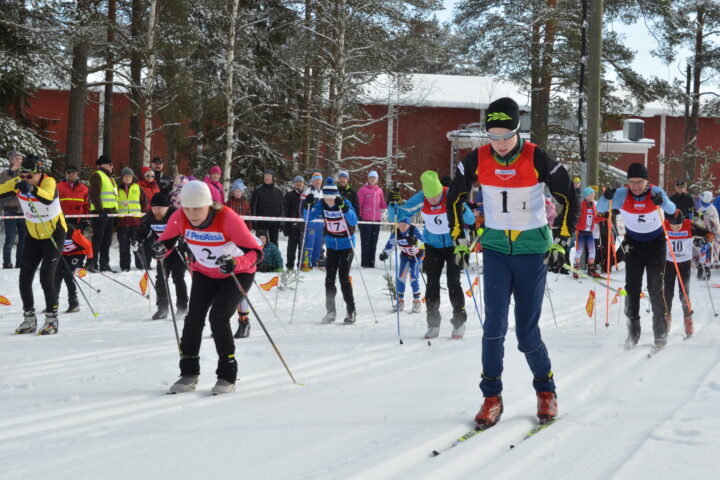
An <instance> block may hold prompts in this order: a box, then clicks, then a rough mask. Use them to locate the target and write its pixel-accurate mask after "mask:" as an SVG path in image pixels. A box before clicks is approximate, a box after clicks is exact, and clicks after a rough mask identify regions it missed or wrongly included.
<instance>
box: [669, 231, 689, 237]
mask: <svg viewBox="0 0 720 480" xmlns="http://www.w3.org/2000/svg"><path fill="white" fill-rule="evenodd" d="M667 234H668V237H676V238H682V237H687V233H685V232H683V231H682V230H680V231H679V232H676V231H674V230H668V232H667Z"/></svg>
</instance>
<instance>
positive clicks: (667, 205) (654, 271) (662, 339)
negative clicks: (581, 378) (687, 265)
mask: <svg viewBox="0 0 720 480" xmlns="http://www.w3.org/2000/svg"><path fill="white" fill-rule="evenodd" d="M627 180H628V185H627V187H621V188H618V189H617V190H616V189H614V188H607V189H605V193H603V196H602V198H600V200H599V201H598V204H597V209H598V212H599V213H605V212H607V211H608V209H609V204H608V201H609V200H612V202H613V209H618V210H620V215H621V216H622V219H623V223H625V239H624V240H623V242H622V247H623V250H624V252H625V253H624V255H623V257H624V258H625V291H626V292H627V297H626V303H625V315H626V316H627V319H628V337H627V340H626V341H625V347H626V348H633V347H635V345H637V343H638V340H639V339H640V293H641V292H642V279H643V274H644V273H645V271H646V270H647V286H648V295H649V297H650V305H651V307H652V313H653V333H654V336H655V346H656V347H657V348H661V347H664V346H665V344H666V343H667V323H666V321H665V299H664V298H665V293H664V286H663V276H664V271H665V256H666V242H667V241H666V239H665V232H664V231H663V225H662V222H663V219H662V218H661V216H660V212H659V211H658V206H659V207H661V208H662V210H663V211H665V213H667V214H669V215H674V214H675V204H674V203H673V202H671V201H670V199H669V198H668V196H667V194H665V191H664V190H663V189H662V188H660V187H656V186H654V185H652V184H651V183H649V182H648V171H647V168H645V165H643V164H642V163H632V164H630V166H629V167H628V170H627Z"/></svg>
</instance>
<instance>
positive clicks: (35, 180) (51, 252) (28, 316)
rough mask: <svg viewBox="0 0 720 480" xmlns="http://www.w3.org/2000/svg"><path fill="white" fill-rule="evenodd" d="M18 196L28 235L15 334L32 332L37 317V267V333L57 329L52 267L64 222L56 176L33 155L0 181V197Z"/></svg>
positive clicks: (60, 243) (53, 268)
mask: <svg viewBox="0 0 720 480" xmlns="http://www.w3.org/2000/svg"><path fill="white" fill-rule="evenodd" d="M9 195H17V198H18V200H20V207H21V208H22V211H23V214H24V215H25V226H26V227H27V230H28V234H29V236H28V237H27V238H26V239H25V249H24V250H23V256H22V264H21V265H20V297H21V298H22V302H23V317H24V320H23V322H22V323H21V324H20V326H19V327H18V328H17V329H16V330H15V333H35V330H36V329H37V317H36V315H35V303H34V299H33V287H32V283H33V278H35V271H36V270H37V268H38V266H39V265H40V263H41V262H42V266H41V267H40V286H42V289H43V293H44V294H45V308H46V313H45V325H43V327H42V328H41V329H40V332H38V333H39V335H52V334H55V333H57V332H58V319H57V310H58V292H57V289H56V288H55V270H56V269H57V265H58V262H59V261H62V260H61V257H60V249H61V248H62V246H63V245H64V244H65V235H66V232H67V224H66V223H65V216H64V215H63V213H62V210H61V208H60V199H59V198H58V192H57V188H56V186H55V179H54V178H52V177H51V176H49V175H47V174H45V173H43V172H42V171H41V168H40V162H39V160H38V158H37V157H36V156H35V155H28V156H27V157H25V159H24V160H23V162H22V164H21V165H20V173H19V175H18V176H17V177H13V178H11V179H10V180H8V181H7V182H5V183H3V184H0V197H2V196H9Z"/></svg>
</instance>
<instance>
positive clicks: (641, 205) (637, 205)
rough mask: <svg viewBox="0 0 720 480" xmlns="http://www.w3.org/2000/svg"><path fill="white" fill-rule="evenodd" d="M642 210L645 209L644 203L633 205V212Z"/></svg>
mask: <svg viewBox="0 0 720 480" xmlns="http://www.w3.org/2000/svg"><path fill="white" fill-rule="evenodd" d="M644 208H645V204H644V203H636V204H635V210H642V209H644Z"/></svg>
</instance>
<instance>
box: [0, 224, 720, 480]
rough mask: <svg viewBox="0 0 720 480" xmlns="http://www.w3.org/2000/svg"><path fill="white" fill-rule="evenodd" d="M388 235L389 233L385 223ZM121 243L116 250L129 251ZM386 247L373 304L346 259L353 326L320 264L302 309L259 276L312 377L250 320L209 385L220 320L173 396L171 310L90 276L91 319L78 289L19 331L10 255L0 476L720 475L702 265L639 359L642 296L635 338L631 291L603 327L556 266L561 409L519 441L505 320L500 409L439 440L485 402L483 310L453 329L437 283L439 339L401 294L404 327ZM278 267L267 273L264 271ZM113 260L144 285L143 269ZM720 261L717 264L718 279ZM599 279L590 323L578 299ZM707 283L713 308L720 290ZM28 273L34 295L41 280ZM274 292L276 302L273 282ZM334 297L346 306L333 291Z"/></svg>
mask: <svg viewBox="0 0 720 480" xmlns="http://www.w3.org/2000/svg"><path fill="white" fill-rule="evenodd" d="M386 238H387V233H385V234H384V235H383V236H381V242H384V240H385V239H386ZM382 244H383V243H381V245H382ZM281 249H282V251H283V252H284V249H285V247H284V245H281ZM111 258H112V263H113V264H114V265H116V264H117V251H113V252H112V256H111ZM378 266H379V268H376V269H374V270H368V269H364V270H363V271H362V276H363V277H364V279H365V281H366V282H367V286H368V289H369V291H370V296H371V297H372V300H373V305H374V309H375V313H376V315H377V320H378V322H377V323H376V322H375V320H374V318H373V315H372V313H371V310H370V307H369V304H368V297H367V296H366V294H365V291H364V289H363V286H362V282H361V275H360V272H359V271H358V270H357V269H356V268H354V269H353V271H352V272H351V275H352V276H353V281H354V286H355V287H354V288H355V298H356V299H357V303H358V312H359V320H358V323H357V324H356V325H353V326H344V325H321V324H320V323H319V320H320V318H321V317H322V315H323V313H324V286H323V280H324V274H323V273H322V272H310V273H306V274H303V282H302V284H301V288H300V290H299V293H298V295H297V305H296V309H295V315H294V319H293V322H292V324H291V323H290V310H291V306H292V300H293V291H284V292H279V294H278V302H277V305H278V315H279V317H280V318H281V319H282V320H283V323H284V324H285V327H286V329H287V331H286V330H285V329H284V328H283V327H282V326H281V325H280V323H279V322H278V320H277V319H276V318H275V317H274V316H273V313H272V311H271V310H270V308H269V307H268V305H267V303H265V302H264V301H263V299H262V298H261V292H260V291H259V290H258V289H257V288H254V289H253V290H252V292H251V300H252V302H253V304H254V306H255V308H256V309H257V310H258V312H259V314H260V315H261V316H262V319H263V321H264V322H265V324H266V326H267V327H268V329H269V330H270V333H271V335H272V336H273V338H274V340H275V342H276V343H277V345H278V348H279V349H280V351H281V352H282V353H283V355H284V357H285V359H286V360H287V362H288V364H289V366H290V368H291V370H292V372H293V374H294V375H295V377H296V378H297V380H298V382H301V383H303V384H304V386H296V385H294V384H292V382H291V381H290V379H289V377H288V375H287V373H286V372H285V370H284V369H283V367H282V365H281V363H280V362H279V360H278V359H277V357H276V356H275V353H274V352H273V350H272V348H271V346H270V344H269V343H268V341H267V340H266V338H265V336H264V334H263V332H262V330H261V328H260V326H259V325H258V324H257V323H255V322H253V327H252V333H251V336H250V338H248V339H243V340H237V341H236V345H237V352H236V355H237V359H238V363H239V367H240V370H239V379H238V384H237V387H238V390H237V392H236V393H234V394H231V395H226V396H221V397H211V396H210V395H209V389H210V388H211V387H212V385H213V384H214V381H215V375H214V370H215V363H216V355H215V350H214V346H213V343H212V340H211V339H210V337H209V330H208V329H206V334H205V338H204V341H203V346H202V352H201V355H202V360H201V364H202V369H203V375H202V376H201V381H200V386H199V388H198V390H197V391H196V392H193V393H189V394H184V395H177V396H167V395H165V391H166V390H167V388H168V387H169V385H170V384H172V383H173V382H174V380H175V379H176V377H177V374H178V367H177V363H178V353H177V346H176V344H175V338H174V333H173V326H172V322H171V320H169V319H168V320H165V321H151V320H150V316H151V314H152V313H153V311H154V305H153V306H152V308H151V307H150V306H149V302H148V301H147V300H144V299H142V298H140V297H139V296H138V295H135V294H133V293H132V292H130V291H128V290H125V289H123V288H122V287H119V286H118V285H116V284H114V283H112V282H111V281H109V280H107V279H105V278H102V277H99V276H97V275H93V276H91V277H90V279H91V282H92V284H93V285H94V286H96V287H97V288H100V289H101V293H100V294H99V295H98V294H96V293H92V294H91V295H90V301H91V303H92V304H93V306H94V307H95V309H96V310H97V311H98V312H99V313H100V314H99V316H98V317H97V318H93V316H92V315H91V314H90V313H89V310H88V308H87V307H86V306H85V305H84V304H81V305H82V310H81V312H80V313H76V314H69V315H61V317H60V319H61V320H60V333H59V334H58V335H56V336H51V337H37V336H24V335H23V336H19V335H18V336H16V335H14V333H13V332H14V329H15V327H16V326H17V325H18V324H19V323H20V321H21V318H20V317H21V313H20V312H21V308H20V298H19V295H18V284H17V273H18V270H0V295H4V296H6V297H8V298H9V299H10V300H11V301H12V303H13V304H12V306H0V342H1V346H0V399H1V401H2V404H1V405H2V407H1V408H0V412H1V415H0V465H1V466H0V472H1V473H0V477H2V478H3V479H35V478H37V479H85V478H103V479H123V480H127V479H141V478H142V479H145V478H148V479H155V478H177V479H199V478H214V477H218V476H222V478H244V479H373V480H377V479H386V478H387V479H398V478H403V479H455V478H457V479H460V478H481V477H482V478H503V479H518V478H537V479H545V478H553V479H555V480H560V479H579V478H583V479H605V478H613V479H666V478H683V479H708V478H718V476H717V470H716V467H715V463H716V461H717V458H716V457H714V455H717V453H718V452H720V413H719V412H718V405H720V341H719V340H718V338H720V319H718V318H713V313H712V308H711V305H710V301H709V300H710V299H709V296H708V290H707V289H706V287H705V285H704V284H700V283H699V282H697V281H695V280H693V283H692V285H691V287H690V291H691V298H692V299H693V305H694V307H695V311H696V313H695V324H696V335H695V336H694V337H693V338H691V339H689V340H687V341H684V340H683V335H682V320H681V318H682V315H681V312H680V307H679V303H678V301H677V297H676V301H675V305H674V309H673V316H674V318H675V322H674V323H673V325H672V330H671V334H670V336H669V341H668V347H667V348H666V349H665V350H664V351H661V352H659V353H658V354H657V355H655V356H653V357H652V358H647V354H648V353H649V352H650V351H651V347H650V344H651V343H652V333H651V321H650V315H649V314H648V313H646V312H645V308H648V307H647V303H646V302H645V301H643V320H642V326H643V334H642V337H641V340H640V346H639V347H638V348H637V349H635V350H632V351H625V350H624V349H623V347H622V344H623V341H624V339H625V336H626V328H625V322H624V318H623V316H622V315H620V316H619V315H618V309H619V308H620V305H613V306H611V308H610V315H609V318H610V326H609V327H608V328H605V327H604V325H603V324H604V319H605V292H604V290H603V289H602V288H601V287H599V286H597V285H596V284H594V283H593V282H591V281H588V280H584V281H582V282H581V283H580V282H578V281H575V280H572V279H570V278H567V277H564V276H556V275H551V276H549V277H548V285H549V287H550V289H551V291H552V293H551V295H552V300H553V304H554V307H555V312H556V314H557V327H556V326H555V321H554V319H553V315H552V312H551V309H550V306H549V303H548V301H547V299H546V301H545V305H544V308H543V317H542V328H543V337H544V339H545V342H546V344H547V346H548V350H549V352H550V355H551V358H552V361H553V370H554V372H555V378H556V381H557V385H558V399H559V404H560V411H561V418H560V420H559V421H558V422H557V423H556V424H555V425H552V426H551V427H549V428H548V429H546V430H544V431H542V432H541V433H539V434H538V435H536V436H534V437H532V438H531V439H529V440H527V441H522V439H523V437H524V434H525V432H526V431H527V430H528V429H530V428H531V426H532V425H533V424H534V413H535V396H534V393H533V390H532V385H531V381H532V377H531V374H530V372H529V370H528V368H527V365H526V364H525V360H524V357H523V356H522V355H521V354H520V353H519V352H518V351H517V350H516V348H515V347H516V341H515V339H514V334H513V333H512V331H511V332H510V333H509V336H508V340H507V343H506V347H507V348H506V369H505V373H504V376H503V380H504V384H505V391H504V394H503V396H504V400H505V413H504V414H503V419H502V421H501V422H500V423H499V424H498V425H497V426H496V427H494V428H493V429H491V430H489V431H487V432H484V433H482V434H480V435H478V436H476V437H474V438H473V439H471V440H469V441H468V442H467V443H464V444H461V445H459V446H457V447H455V448H453V449H451V450H449V451H446V452H444V453H442V454H441V455H440V456H438V457H435V458H433V457H431V456H430V453H431V452H432V450H437V449H442V448H444V447H446V446H448V445H449V444H451V443H452V441H453V439H454V438H456V437H457V436H459V435H461V434H463V433H465V432H466V431H467V430H468V429H470V428H471V427H472V418H473V416H474V415H475V413H476V411H477V410H478V408H479V406H480V404H481V402H482V397H481V394H480V391H479V389H478V386H477V384H478V382H479V380H480V371H481V364H480V350H481V337H482V332H481V329H480V324H479V322H478V320H477V318H476V315H475V312H474V308H473V306H472V301H471V300H470V299H468V302H467V309H468V312H469V319H468V329H467V335H466V338H465V339H463V340H461V341H453V340H449V334H450V329H451V326H450V323H449V317H450V307H449V302H448V301H447V299H446V297H444V299H443V307H442V313H443V316H444V319H443V326H442V330H441V337H440V338H438V339H436V340H434V341H432V342H431V345H428V342H427V341H425V340H422V339H421V336H422V335H423V333H424V332H425V330H426V324H425V314H424V312H423V313H422V314H412V313H410V312H402V314H401V318H400V321H401V336H402V339H403V341H404V344H403V345H400V342H399V341H398V336H397V325H396V316H395V314H393V313H392V312H391V311H390V308H391V305H390V301H389V299H388V297H387V296H385V292H386V287H385V285H386V283H385V281H384V279H383V274H384V270H383V269H382V264H381V263H379V264H378ZM271 277H272V275H271V274H258V276H257V280H258V282H260V283H261V282H265V281H267V280H269V279H270V278H271ZM116 278H117V279H119V280H121V281H123V282H127V283H128V284H131V285H132V286H133V287H135V288H137V284H138V281H139V279H140V273H139V272H137V271H133V272H130V273H124V274H118V275H117V276H116ZM622 278H624V272H623V271H622V270H621V271H620V272H617V273H614V274H613V279H614V280H620V279H622ZM718 278H720V274H718V273H715V274H714V276H713V282H717V280H718ZM36 282H37V280H36ZM613 285H614V286H621V285H622V282H621V281H614V282H613ZM463 286H464V288H467V280H466V279H465V278H463ZM593 287H597V296H598V301H597V303H598V309H599V310H598V319H597V321H598V323H597V332H596V331H595V322H594V320H592V319H590V318H588V317H587V315H586V314H585V301H586V299H587V295H588V291H589V290H590V289H591V288H593ZM711 290H712V292H711V294H712V295H713V300H714V303H715V307H716V308H720V295H718V292H720V290H719V289H711ZM35 291H36V292H37V294H38V295H41V293H40V292H41V290H40V286H39V283H38V285H37V288H36V290H35ZM86 292H87V289H86ZM445 294H446V292H443V295H445ZM265 295H267V298H268V301H269V302H270V303H271V304H272V303H274V302H275V290H273V291H272V292H271V293H270V294H265ZM40 302H42V301H40ZM337 302H338V307H339V308H338V311H339V312H340V311H342V310H341V300H340V295H339V293H338V300H337ZM153 303H154V299H153ZM39 305H40V308H42V306H43V305H42V303H40V304H39ZM63 307H66V293H65V289H64V288H63V291H62V293H61V308H63ZM235 326H236V323H235V320H233V327H235ZM511 446H514V448H511Z"/></svg>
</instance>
